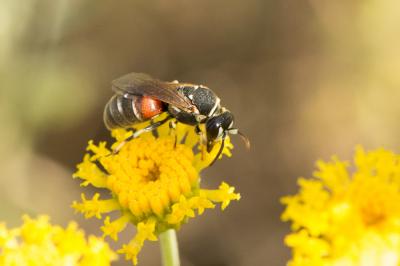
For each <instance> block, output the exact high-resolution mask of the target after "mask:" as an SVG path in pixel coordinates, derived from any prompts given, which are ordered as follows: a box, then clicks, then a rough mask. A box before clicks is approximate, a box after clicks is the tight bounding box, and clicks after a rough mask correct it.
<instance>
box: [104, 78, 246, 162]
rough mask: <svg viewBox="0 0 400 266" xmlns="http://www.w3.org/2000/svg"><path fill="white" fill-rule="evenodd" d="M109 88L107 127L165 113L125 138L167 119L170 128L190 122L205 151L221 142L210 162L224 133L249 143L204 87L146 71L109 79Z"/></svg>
mask: <svg viewBox="0 0 400 266" xmlns="http://www.w3.org/2000/svg"><path fill="white" fill-rule="evenodd" d="M112 90H113V91H114V93H115V94H114V95H113V96H112V97H111V99H110V100H109V101H108V103H107V104H106V106H105V108H104V115H103V118H104V123H105V125H106V127H107V128H108V129H109V130H112V129H116V128H132V127H133V126H135V125H137V124H138V123H141V122H144V121H148V120H153V119H154V118H156V117H157V116H159V115H160V114H162V113H164V112H167V114H168V115H167V117H166V118H165V119H162V120H161V121H158V122H154V123H152V124H150V125H149V126H147V127H145V128H143V129H140V130H137V131H135V132H134V133H133V134H132V135H131V137H129V138H128V139H132V138H136V137H138V136H139V135H140V134H142V133H143V132H148V131H152V130H154V129H156V128H157V127H159V126H161V125H163V124H165V123H166V122H168V121H169V122H170V128H175V126H176V123H178V122H179V123H183V124H186V125H192V126H195V130H196V132H197V133H198V134H199V135H200V136H201V139H202V141H201V142H203V144H204V142H205V144H206V146H207V152H210V151H211V150H212V148H213V147H214V145H215V144H216V143H217V142H221V146H220V149H219V152H218V154H217V156H216V158H215V159H214V160H213V161H212V162H211V164H213V163H214V162H215V160H216V159H217V158H218V157H219V155H220V154H221V152H222V150H223V148H224V141H225V138H226V136H227V135H228V134H239V135H240V136H241V137H242V139H243V140H244V141H245V143H246V146H247V147H249V145H250V142H249V140H248V139H247V137H245V136H244V135H243V134H242V133H241V132H240V131H239V130H238V129H237V128H234V127H233V121H234V117H233V114H232V113H231V112H230V111H229V110H227V109H226V108H225V107H222V106H221V104H220V101H221V100H220V98H219V97H218V96H217V95H216V94H215V93H214V92H213V91H212V90H211V89H209V88H208V87H206V86H203V85H195V84H190V83H179V82H178V81H173V82H166V81H160V80H157V79H154V78H152V77H151V76H149V75H147V74H143V73H130V74H126V75H124V76H122V77H120V78H118V79H116V80H114V81H112ZM201 124H205V131H206V135H205V136H204V135H203V133H202V132H201V129H200V125H201ZM128 139H127V140H128ZM127 140H126V141H127ZM122 145H123V144H122ZM119 148H120V147H117V151H118V149H119ZM211 164H210V165H211Z"/></svg>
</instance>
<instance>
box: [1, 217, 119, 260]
mask: <svg viewBox="0 0 400 266" xmlns="http://www.w3.org/2000/svg"><path fill="white" fill-rule="evenodd" d="M23 220H24V224H23V225H22V226H21V227H18V228H14V229H7V227H6V226H5V224H4V223H1V224H0V265H4V266H53V265H60V266H62V265H65V266H67V265H68V266H75V265H76V266H78V265H79V266H89V265H100V266H106V265H110V262H111V261H113V260H115V259H116V258H117V255H116V254H115V253H114V252H112V251H111V249H110V248H109V246H108V244H107V243H105V242H104V241H103V240H102V239H100V238H97V237H94V236H89V239H86V238H85V234H84V232H83V231H82V230H79V229H78V226H77V224H76V223H74V222H71V223H69V225H68V226H67V228H65V229H64V228H62V227H60V226H56V225H51V224H50V223H49V218H48V217H47V216H39V217H38V218H37V219H31V218H30V217H28V216H24V217H23Z"/></svg>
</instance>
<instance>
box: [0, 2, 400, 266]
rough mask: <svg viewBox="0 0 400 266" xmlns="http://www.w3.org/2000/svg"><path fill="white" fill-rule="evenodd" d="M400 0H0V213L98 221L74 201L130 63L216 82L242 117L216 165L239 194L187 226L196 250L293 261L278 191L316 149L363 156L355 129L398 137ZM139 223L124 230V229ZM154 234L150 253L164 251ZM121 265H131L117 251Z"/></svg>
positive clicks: (146, 256)
mask: <svg viewBox="0 0 400 266" xmlns="http://www.w3.org/2000/svg"><path fill="white" fill-rule="evenodd" d="M399 8H400V4H399V2H398V1H395V0H384V1H382V0H367V1H348V0H339V1H321V0H299V1H272V0H248V1H237V0H231V1H215V0H203V1H184V0H170V1H167V0H150V1H135V0H129V1H128V0H123V1H100V2H99V1H82V0H57V1H54V0H53V1H50V0H24V1H22V0H20V1H15V0H2V1H1V2H0V121H1V130H0V169H1V173H2V174H1V177H0V220H3V221H6V222H7V224H9V225H10V226H13V225H18V224H20V217H21V215H22V213H30V214H32V215H34V214H38V213H47V214H49V215H51V216H52V220H53V222H56V223H60V224H62V225H66V223H67V221H69V220H71V219H75V220H78V221H79V223H80V224H81V225H82V226H83V227H84V228H85V229H86V230H87V231H88V232H89V233H94V234H100V229H99V228H98V226H99V225H100V222H99V221H96V220H95V219H91V220H84V219H82V216H81V215H79V214H74V213H73V210H72V209H71V208H69V206H70V204H71V202H72V201H73V200H76V199H78V198H79V195H80V193H81V191H83V189H82V188H80V187H79V186H78V183H79V182H78V181H77V180H72V178H71V175H72V173H73V172H74V171H75V165H76V164H77V163H79V162H80V161H81V159H82V157H83V154H84V150H85V147H86V144H87V141H88V140H89V139H95V140H96V141H99V140H103V139H107V138H108V132H107V130H106V129H105V127H104V125H103V122H102V112H103V107H104V105H105V103H106V101H107V100H108V98H109V97H110V96H111V95H112V92H111V88H110V81H111V80H113V79H115V78H117V77H119V76H121V75H123V74H126V73H129V72H145V73H149V74H151V75H153V76H154V77H158V78H160V79H162V80H175V79H177V80H180V81H187V82H193V83H201V84H205V85H208V86H209V87H210V88H212V89H213V90H214V91H215V92H216V93H217V94H218V95H219V96H220V97H221V99H222V103H223V105H225V106H226V107H228V108H229V109H230V110H231V111H232V112H233V113H234V114H235V117H236V122H235V123H236V125H237V126H238V127H239V128H240V129H241V130H242V131H243V132H245V133H246V134H247V135H248V136H249V138H250V140H251V142H252V148H251V150H250V151H247V150H246V149H245V147H244V145H243V143H242V142H241V141H240V139H239V138H235V137H234V138H233V142H234V143H235V147H236V148H235V150H234V156H233V157H232V158H230V159H225V160H222V161H218V162H217V163H216V164H215V166H213V167H212V168H211V169H208V170H207V171H206V173H205V177H204V178H203V182H204V186H206V187H207V186H209V187H216V186H217V185H218V184H219V183H220V182H221V181H222V180H226V181H227V182H228V183H229V184H231V185H233V186H235V187H236V189H237V190H238V191H239V192H240V193H241V194H242V199H241V201H240V202H233V203H232V204H231V206H230V207H229V208H227V210H226V211H224V212H223V213H221V212H220V211H219V210H211V211H208V212H205V214H203V215H202V216H200V217H198V218H196V219H193V220H192V221H191V222H190V223H188V224H187V225H185V226H183V228H182V230H181V231H180V232H179V234H178V237H179V241H180V243H179V244H180V250H181V257H182V264H183V265H184V266H185V265H213V266H217V265H218V266H224V265H271V266H275V265H276V266H279V265H284V264H285V263H286V261H287V260H288V259H289V258H290V251H289V250H288V249H287V248H286V247H285V246H284V244H283V237H284V235H285V234H287V233H288V232H289V226H288V224H284V223H282V222H281V221H280V219H279V216H280V213H281V212H282V210H283V207H282V206H281V205H280V203H279V198H280V197H281V196H283V195H286V194H293V193H295V192H296V190H297V185H296V179H297V177H299V176H311V174H312V171H313V169H314V162H315V161H316V160H317V159H318V158H322V159H326V160H328V159H329V158H330V156H331V155H333V154H337V155H338V156H339V157H340V158H342V159H351V155H352V153H353V150H354V146H355V145H356V144H362V145H364V146H365V147H366V148H367V149H370V148H377V147H381V146H383V147H385V148H388V149H392V150H394V151H396V152H399V149H398V147H399V143H400V141H399V137H398V136H399V134H400V126H399V125H398V121H399V118H400V104H398V102H399V99H400V75H399V74H398V73H399V71H400V50H399V49H398V47H399V44H400V16H398V10H399ZM133 234H134V230H133V229H132V231H131V232H129V233H125V234H124V237H123V241H127V240H128V239H130V238H131V237H132V236H133ZM116 246H119V245H116ZM159 256H160V255H159V247H158V243H154V242H152V243H151V242H148V243H146V244H145V247H144V249H143V251H142V253H141V254H140V256H139V262H140V263H141V265H159V262H160V257H159ZM115 265H129V263H128V262H126V261H124V259H123V258H122V257H121V259H120V261H119V262H118V263H116V264H115Z"/></svg>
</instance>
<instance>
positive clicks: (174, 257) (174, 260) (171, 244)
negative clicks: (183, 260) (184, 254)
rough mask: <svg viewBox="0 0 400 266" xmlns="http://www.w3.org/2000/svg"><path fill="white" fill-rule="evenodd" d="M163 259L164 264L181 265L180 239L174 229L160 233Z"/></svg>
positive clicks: (166, 265) (164, 265)
mask: <svg viewBox="0 0 400 266" xmlns="http://www.w3.org/2000/svg"><path fill="white" fill-rule="evenodd" d="M160 246H161V259H162V262H163V264H162V265H163V266H179V265H180V262H179V250H178V240H177V239H176V232H175V230H174V229H169V230H167V231H165V232H164V233H161V234H160Z"/></svg>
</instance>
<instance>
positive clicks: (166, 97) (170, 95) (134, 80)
mask: <svg viewBox="0 0 400 266" xmlns="http://www.w3.org/2000/svg"><path fill="white" fill-rule="evenodd" d="M111 84H112V89H113V91H114V92H115V93H117V94H119V95H123V96H124V97H126V98H131V97H134V96H149V97H151V98H154V99H157V100H160V101H162V102H166V103H168V104H172V105H173V106H176V107H178V108H180V109H182V110H185V111H193V110H195V109H196V107H195V106H194V105H193V104H192V103H191V102H190V100H189V99H187V98H186V97H185V96H183V95H182V94H181V93H179V92H178V90H177V88H178V87H179V83H169V82H163V81H160V80H157V79H154V78H152V77H151V76H149V75H147V74H143V73H130V74H126V75H124V76H122V77H120V78H118V79H116V80H114V81H112V83H111Z"/></svg>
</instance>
